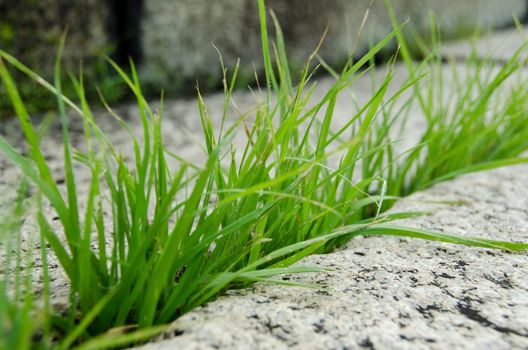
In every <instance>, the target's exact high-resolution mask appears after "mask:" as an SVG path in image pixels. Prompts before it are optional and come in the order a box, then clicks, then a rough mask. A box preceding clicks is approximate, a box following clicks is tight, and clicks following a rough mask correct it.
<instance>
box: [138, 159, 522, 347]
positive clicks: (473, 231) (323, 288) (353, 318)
mask: <svg viewBox="0 0 528 350" xmlns="http://www.w3.org/2000/svg"><path fill="white" fill-rule="evenodd" d="M527 184H528V166H526V165H523V166H516V167H511V168H505V169H500V170H494V171H489V172H483V173H477V174H471V175H467V176H463V177H460V178H459V179H457V180H455V181H450V182H446V183H442V184H440V185H437V186H435V187H433V188H431V189H430V190H427V191H424V192H421V193H416V194H415V195H412V196H410V197H408V198H405V199H403V200H401V201H400V202H398V204H397V206H396V208H394V209H393V210H399V211H406V210H429V211H433V212H434V214H432V215H430V216H424V217H421V218H418V219H412V220H406V221H405V222H401V223H400V224H401V225H408V226H413V227H418V228H425V229H434V230H439V231H446V232H452V233H457V234H460V235H467V236H480V237H487V238H494V239H507V240H514V241H526V240H528V210H527V209H526V208H527V207H528V200H527V198H528V185H527ZM440 201H450V202H459V204H457V205H449V204H443V203H441V202H440ZM435 202H436V203H435ZM301 264H303V265H312V266H319V267H324V268H328V269H331V270H332V271H331V272H328V273H317V274H310V275H304V276H289V275H287V276H283V277H282V279H284V280H295V281H306V282H310V283H315V284H318V285H319V286H320V288H319V289H309V288H299V287H283V286H276V285H265V284H256V285H254V286H253V287H252V288H250V289H246V290H238V291H232V292H230V293H228V296H224V297H221V298H219V299H218V300H216V301H214V302H212V303H210V304H208V305H206V306H204V307H202V308H199V309H197V310H195V311H193V312H191V313H189V314H187V315H185V316H183V317H181V318H180V319H179V320H177V321H176V322H175V323H174V324H173V328H172V331H171V332H170V333H169V334H167V336H168V337H170V336H174V335H176V336H175V337H174V338H172V339H167V340H160V341H159V342H157V343H152V344H148V345H145V346H142V347H140V349H142V350H161V349H175V348H180V347H185V348H187V349H218V348H229V349H247V348H252V349H282V348H292V349H360V348H367V349H389V348H390V349H408V348H413V349H449V348H458V349H462V348H466V349H479V348H484V349H522V348H526V347H528V316H527V315H528V258H527V256H526V255H525V254H522V255H521V254H509V253H504V252H497V251H489V250H483V249H476V248H466V247H458V246H453V245H449V244H442V243H434V242H425V241H416V240H410V239H398V238H387V237H379V238H377V237H376V238H373V237H371V238H363V239H361V238H359V239H354V240H352V241H351V242H350V243H349V244H348V246H347V247H346V248H345V249H343V250H341V251H338V252H335V253H332V254H327V255H317V256H311V257H308V258H306V259H304V260H303V261H302V262H301Z"/></svg>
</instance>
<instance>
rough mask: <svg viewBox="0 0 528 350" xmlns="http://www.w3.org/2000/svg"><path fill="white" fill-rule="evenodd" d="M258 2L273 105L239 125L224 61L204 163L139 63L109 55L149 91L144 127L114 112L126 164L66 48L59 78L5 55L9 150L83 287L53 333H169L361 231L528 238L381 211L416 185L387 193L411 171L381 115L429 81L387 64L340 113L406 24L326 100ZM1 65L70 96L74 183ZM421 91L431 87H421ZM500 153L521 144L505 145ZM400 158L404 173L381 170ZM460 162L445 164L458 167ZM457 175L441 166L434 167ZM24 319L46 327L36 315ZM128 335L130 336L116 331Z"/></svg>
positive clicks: (474, 241) (47, 232) (54, 321)
mask: <svg viewBox="0 0 528 350" xmlns="http://www.w3.org/2000/svg"><path fill="white" fill-rule="evenodd" d="M259 5H260V14H261V26H262V43H263V48H264V50H263V51H264V61H265V68H266V70H265V73H266V85H265V89H266V98H265V101H264V102H263V103H262V104H260V105H259V106H258V108H257V110H256V112H255V114H254V115H251V116H249V115H244V116H242V117H240V118H239V120H238V121H237V122H235V123H234V124H233V125H229V124H228V123H227V122H226V121H227V118H228V113H229V104H230V103H231V95H232V91H233V88H234V86H235V82H236V76H237V72H238V70H237V69H235V70H234V72H233V74H232V76H231V78H230V79H228V76H227V72H226V70H225V69H224V76H225V79H224V82H225V85H224V88H225V105H224V107H225V108H224V109H223V114H222V115H221V117H220V127H219V128H217V127H214V126H213V125H214V123H213V119H212V117H211V116H210V114H209V112H208V110H207V108H206V106H205V103H204V102H203V99H202V97H201V96H200V95H199V96H198V108H199V111H200V117H201V123H202V129H203V141H204V146H205V149H206V160H205V162H204V164H193V163H191V162H188V161H185V160H184V159H182V158H181V157H179V156H177V155H174V154H172V153H171V152H169V151H168V150H167V149H166V146H165V144H164V141H163V138H162V121H163V104H162V105H161V108H160V109H159V110H158V111H156V110H153V109H152V108H151V107H150V106H149V104H148V103H147V101H146V99H145V98H144V96H143V93H142V89H141V86H140V83H139V80H138V77H137V74H136V71H135V68H134V65H133V64H131V73H130V74H127V73H126V72H125V71H124V70H122V69H121V68H120V67H118V66H117V65H116V64H114V63H112V65H113V66H114V68H115V70H116V71H117V73H118V74H119V75H120V76H121V78H122V79H123V81H124V82H125V83H126V84H127V85H128V87H129V88H130V90H131V91H132V93H133V94H134V95H135V97H136V99H137V107H138V110H139V114H140V118H141V122H142V126H143V128H142V131H143V135H141V137H136V136H135V135H134V133H133V132H132V131H131V129H130V128H129V126H128V125H127V124H126V123H125V122H124V121H123V120H121V119H120V118H119V116H117V115H115V117H116V118H117V119H118V121H119V122H120V123H121V124H122V126H123V128H125V130H127V131H129V133H130V137H131V139H132V141H133V153H132V157H131V159H127V157H126V156H125V155H124V154H123V153H122V150H119V149H117V148H116V147H115V146H114V145H113V144H112V143H111V141H110V140H109V138H108V136H107V135H105V134H104V133H103V132H102V131H101V130H100V129H99V127H98V126H97V124H96V121H95V118H94V117H93V113H92V111H91V109H90V107H89V105H88V102H87V99H86V94H85V88H84V83H83V77H82V74H80V76H79V77H74V76H71V81H72V84H73V85H74V86H75V89H76V93H77V100H78V103H74V102H72V101H71V100H70V99H68V98H66V97H65V96H64V95H63V93H62V87H61V82H62V79H61V68H60V57H61V51H62V46H61V48H60V49H59V53H58V57H57V63H56V66H55V82H54V84H53V85H52V84H50V83H48V82H45V81H44V80H42V79H41V78H40V77H38V76H37V75H36V74H35V73H33V72H32V71H31V70H30V69H29V68H27V67H25V66H24V65H22V64H21V63H20V62H18V61H17V60H16V59H15V58H13V57H11V56H9V55H8V54H7V53H5V52H0V56H1V60H0V77H1V79H2V81H3V82H4V86H5V88H6V91H7V92H8V95H9V98H10V100H11V102H12V104H13V108H14V109H15V110H16V113H17V116H18V118H19V120H20V125H21V128H22V131H23V133H24V135H25V139H26V141H27V144H28V147H29V153H28V156H24V155H22V154H21V153H20V152H19V151H17V150H16V149H14V148H13V147H12V146H11V145H9V144H8V143H7V142H6V141H5V140H4V139H1V138H0V149H1V150H2V151H3V153H4V154H5V155H6V156H7V157H8V158H9V159H10V160H11V161H12V162H13V163H14V164H15V165H17V166H18V167H19V168H21V170H22V171H23V173H24V175H25V176H26V177H27V178H28V179H29V180H30V181H31V182H32V183H33V185H34V186H35V187H36V188H37V190H38V191H39V193H40V194H41V196H42V197H43V198H39V200H38V206H37V207H38V210H37V212H38V214H37V222H38V226H39V229H40V234H41V237H42V239H43V240H45V242H46V244H47V245H49V247H50V250H51V251H52V252H53V254H54V255H55V256H56V257H57V259H58V261H59V263H60V266H61V268H62V269H63V270H64V273H65V274H66V276H67V278H68V280H69V282H70V288H71V296H72V297H71V306H70V308H69V310H68V312H67V313H66V315H64V314H62V315H61V314H58V313H57V312H56V311H55V310H53V309H52V308H51V307H50V306H49V305H48V304H49V300H48V302H47V303H46V305H47V306H45V310H46V313H49V314H52V316H51V317H50V318H49V327H48V328H47V329H49V330H50V331H51V330H53V332H54V336H55V337H56V344H55V345H56V346H58V347H59V348H64V349H66V348H69V347H71V346H72V345H79V344H80V343H81V342H85V343H84V344H83V345H80V347H81V348H85V349H86V348H104V347H111V346H119V345H125V344H129V343H131V342H135V341H138V340H141V339H144V338H147V337H149V336H152V335H153V334H156V333H158V332H160V331H162V330H163V329H165V326H163V324H165V323H167V322H170V321H172V320H174V319H175V318H176V317H178V316H179V315H181V314H183V313H185V312H187V311H189V310H191V309H193V308H195V307H197V306H199V305H201V304H203V303H205V302H207V301H208V300H210V299H212V298H214V297H215V296H217V295H218V294H219V293H221V292H222V291H224V290H225V289H226V288H231V287H238V286H244V285H247V284H248V283H252V282H256V281H271V282H274V283H283V284H291V282H288V281H282V280H275V279H273V277H274V276H276V275H278V274H283V273H302V272H309V271H317V269H316V268H313V267H306V266H299V265H293V264H294V263H295V262H297V261H299V260H300V259H302V258H303V257H305V256H306V255H308V254H311V253H314V252H327V251H330V250H331V249H333V248H334V247H335V246H337V245H340V244H341V243H343V242H344V241H346V240H348V239H350V238H352V237H354V236H356V235H374V234H381V235H398V236H409V237H415V238H422V239H429V240H438V241H443V242H451V243H458V244H466V245H471V246H480V247H487V248H500V249H506V250H511V251H515V250H523V249H526V248H528V245H526V244H522V243H511V242H499V241H491V240H485V239H478V238H463V237H456V236H451V235H446V234H440V233H436V232H429V231H424V230H418V229H411V228H404V227H398V226H394V225H390V224H389V222H390V221H391V220H393V219H396V218H401V217H407V216H410V215H415V214H416V213H399V214H385V213H384V208H385V207H384V203H386V202H387V201H393V200H395V199H396V198H397V196H398V195H401V194H405V191H403V190H398V191H395V192H390V191H392V185H393V184H394V183H397V182H398V181H399V180H395V179H396V176H399V175H400V174H399V173H398V171H397V170H394V169H397V168H396V167H397V164H398V163H397V162H396V161H395V158H396V157H393V156H392V154H391V153H392V152H393V151H391V144H392V143H391V142H390V140H387V139H385V138H383V137H382V135H387V132H388V130H389V128H390V125H389V124H388V123H381V126H379V125H380V124H379V122H378V120H381V119H380V116H382V117H383V116H384V113H387V106H389V105H390V103H392V102H393V101H395V100H396V99H398V98H399V97H400V96H402V95H403V94H404V92H405V91H407V90H408V89H409V88H411V89H412V88H413V87H414V86H415V85H414V84H416V83H417V81H418V80H417V79H415V78H412V79H411V80H410V81H409V83H407V84H404V86H403V87H402V88H401V89H400V90H399V91H397V92H396V93H395V94H394V95H392V96H388V89H389V85H390V83H391V79H392V77H393V71H392V70H389V72H388V73H387V75H386V77H385V79H384V80H383V81H382V83H381V84H380V86H379V87H378V88H377V89H376V90H375V91H374V93H373V95H372V98H371V99H370V100H369V101H367V102H366V103H365V104H364V105H363V106H361V107H360V108H359V109H358V111H357V112H356V113H354V114H353V115H352V117H351V118H350V120H349V121H348V122H347V123H346V125H345V126H343V127H341V128H338V129H337V130H336V129H335V128H334V123H333V117H334V108H335V105H336V101H337V98H338V96H339V95H340V93H341V92H342V91H343V90H344V89H346V88H347V87H349V86H350V84H352V83H353V82H354V81H355V80H356V79H357V78H358V77H360V76H361V75H362V74H363V70H362V69H364V68H366V67H367V66H368V64H369V62H370V61H371V59H373V57H374V56H375V55H376V54H377V53H378V52H379V51H380V50H381V49H382V48H383V47H385V46H386V45H387V43H389V42H390V41H391V40H392V39H393V38H394V37H397V36H398V35H399V30H400V28H399V27H397V28H396V29H395V31H394V32H393V33H391V34H389V35H388V36H387V37H386V38H384V39H383V40H382V41H381V42H379V43H378V44H377V45H376V46H374V47H373V48H372V49H371V50H370V51H369V52H368V53H367V54H366V55H365V56H364V57H362V58H361V59H360V60H358V61H357V62H352V61H351V62H350V63H349V64H347V65H346V67H345V68H344V69H343V71H342V72H341V74H339V75H338V78H337V80H336V82H335V83H334V84H333V86H332V87H331V88H330V89H329V90H328V91H327V92H326V94H325V95H324V96H323V97H322V98H321V99H320V100H318V101H317V102H315V103H313V102H314V101H313V99H314V97H313V95H312V94H313V91H314V85H311V84H310V78H311V74H312V71H311V68H310V63H311V62H308V63H307V65H306V67H305V69H304V70H303V71H302V73H301V76H300V77H299V78H298V80H297V82H295V81H294V78H293V77H292V75H291V73H290V70H289V66H288V60H287V56H286V50H285V48H284V44H283V39H282V35H281V32H280V29H279V28H278V27H277V28H278V30H277V38H276V45H273V46H271V45H270V42H269V41H268V36H267V28H266V26H267V23H266V16H265V8H264V1H259ZM270 51H273V52H275V55H273V56H272V55H271V53H270ZM272 57H274V58H275V60H274V62H275V65H274V64H273V61H272ZM4 62H8V63H9V64H10V65H12V66H13V67H15V68H16V69H18V70H20V71H21V72H24V73H26V74H28V75H29V76H30V77H31V78H33V79H35V80H36V81H37V82H38V83H40V84H41V85H43V86H44V87H45V88H47V89H48V90H49V91H50V92H51V93H53V94H54V95H55V96H56V98H57V105H58V110H59V116H60V120H61V123H62V132H63V133H62V137H63V152H64V173H65V186H64V187H61V186H60V185H58V184H57V182H56V181H55V179H54V177H53V173H52V171H51V169H50V167H49V165H48V164H47V162H46V159H45V156H44V154H43V152H42V151H41V147H40V143H41V137H40V134H41V133H40V132H39V130H37V129H36V128H35V127H34V126H33V124H32V123H31V120H30V118H29V115H28V112H27V110H26V108H25V105H24V102H23V101H22V99H21V98H20V95H19V93H18V90H17V87H16V84H15V82H14V80H13V78H12V76H11V73H10V71H9V69H8V68H7V66H6V64H5V63H4ZM412 96H413V97H416V98H419V95H418V94H416V93H413V94H412ZM67 109H70V110H71V111H72V112H74V113H77V114H78V115H79V116H80V117H81V121H82V123H83V127H84V135H85V140H84V141H85V144H84V145H83V148H82V149H76V150H74V149H73V147H72V145H71V142H70V135H69V132H68V117H67V113H66V111H67ZM475 113H476V112H475ZM469 122H477V119H476V118H475V119H469ZM241 130H244V132H245V134H246V137H247V140H246V143H245V146H244V147H242V148H237V147H236V146H235V145H234V143H233V140H234V138H235V135H236V134H237V132H239V131H241ZM479 130H480V129H479ZM451 135H452V134H451ZM504 148H505V149H507V148H508V149H509V148H513V147H506V146H504ZM501 154H502V153H501ZM501 156H502V157H506V156H508V157H509V156H510V155H509V153H508V152H506V153H504V154H503V155H501ZM416 159H420V160H422V157H420V156H417V157H416ZM508 159H509V158H508ZM74 162H78V163H80V164H82V165H83V166H85V167H86V168H87V169H88V171H89V172H90V174H91V176H90V185H89V190H88V193H86V194H81V193H79V191H78V190H77V187H76V185H77V183H78V179H77V178H76V176H75V172H74V168H73V164H74ZM478 162H480V160H477V161H476V163H477V164H480V163H478ZM174 163H176V166H173V164H174ZM413 164H417V163H413ZM412 167H413V168H414V169H415V172H414V176H418V175H419V174H421V171H422V170H420V168H419V167H416V166H414V165H413V166H412ZM387 168H389V169H392V170H391V171H388V172H384V169H387ZM455 170H456V169H455ZM395 172H396V175H395ZM451 172H452V171H451V170H450V169H448V171H447V174H449V173H451ZM417 174H418V175H417ZM438 174H441V175H438ZM445 174H446V172H445V171H444V172H443V173H441V172H432V175H431V176H432V177H433V178H434V177H435V176H437V177H438V176H442V175H445ZM402 176H403V175H402ZM408 176H409V175H405V176H403V177H404V178H405V179H408ZM401 188H403V186H400V189H401ZM389 194H390V195H389ZM83 203H85V204H86V205H83ZM47 204H49V205H51V206H52V207H53V209H54V210H55V212H56V213H57V216H58V219H59V222H60V224H61V226H62V227H61V228H60V229H58V228H56V227H55V226H53V225H52V224H51V223H50V222H49V221H48V218H47V217H46V215H44V213H43V209H42V207H43V205H47ZM82 208H84V209H82ZM42 246H43V247H44V246H45V245H44V244H43V245H42ZM43 249H44V248H43ZM43 256H45V254H43ZM44 270H45V271H47V270H46V268H44ZM4 290H5V288H4ZM0 292H1V291H0ZM3 293H4V295H7V294H6V292H5V291H4V292H3ZM11 304H13V303H11ZM15 304H16V302H15ZM22 310H24V309H22ZM5 329H7V328H5V327H4V328H2V329H0V331H3V330H5ZM20 329H21V330H23V331H25V332H26V333H25V334H28V333H33V330H32V329H30V328H27V327H26V326H24V325H23V326H21V328H20ZM136 329H139V330H137V331H136V332H132V333H127V332H126V331H130V330H136ZM115 334H120V335H119V336H112V337H110V336H109V335H115ZM52 336H53V335H50V337H52ZM59 338H60V339H59ZM26 345H27V346H28V347H29V345H30V344H29V343H27V344H26Z"/></svg>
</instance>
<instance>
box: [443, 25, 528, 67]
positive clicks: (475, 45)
mask: <svg viewBox="0 0 528 350" xmlns="http://www.w3.org/2000/svg"><path fill="white" fill-rule="evenodd" d="M527 41H528V29H527V28H526V27H523V28H522V29H521V30H518V29H515V28H511V29H504V30H501V31H498V32H494V33H490V34H488V35H486V36H484V37H483V38H480V39H479V40H477V41H476V42H471V41H468V40H461V41H457V42H453V43H450V44H447V45H445V46H444V47H443V48H442V53H443V54H444V56H446V57H448V58H452V59H467V58H469V57H471V56H472V55H473V54H476V55H477V57H480V58H485V59H492V60H496V61H508V60H509V59H510V58H511V57H512V56H513V55H514V54H515V52H517V50H519V47H520V46H521V43H526V42H527ZM527 58H528V56H527V55H526V52H523V54H521V55H520V56H519V61H521V60H526V59H527Z"/></svg>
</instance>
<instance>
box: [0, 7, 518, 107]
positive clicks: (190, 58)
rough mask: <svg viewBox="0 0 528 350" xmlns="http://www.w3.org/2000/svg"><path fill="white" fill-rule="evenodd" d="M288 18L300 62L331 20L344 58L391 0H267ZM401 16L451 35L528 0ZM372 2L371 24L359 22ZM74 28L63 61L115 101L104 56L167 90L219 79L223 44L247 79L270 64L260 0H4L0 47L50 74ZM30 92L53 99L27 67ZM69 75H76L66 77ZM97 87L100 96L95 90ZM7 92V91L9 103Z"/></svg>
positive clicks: (500, 22) (328, 44)
mask: <svg viewBox="0 0 528 350" xmlns="http://www.w3.org/2000/svg"><path fill="white" fill-rule="evenodd" d="M267 4H268V6H269V7H270V8H272V9H273V10H274V12H275V13H276V15H277V18H278V19H279V22H280V24H281V26H282V29H283V32H284V35H285V38H286V45H287V48H288V49H289V55H290V59H291V61H292V63H293V64H294V66H295V65H301V64H302V63H303V62H304V61H305V60H306V58H307V57H308V56H309V54H310V53H311V52H312V50H313V49H314V48H315V47H316V45H317V43H318V42H319V40H320V38H321V36H322V35H323V33H324V31H325V28H327V27H328V35H327V37H326V39H325V42H324V45H323V47H322V50H321V52H320V53H321V56H322V57H323V58H324V59H325V60H327V61H328V62H329V63H331V64H334V65H339V64H340V63H342V62H344V61H345V60H346V59H347V58H348V57H349V56H350V55H359V54H361V53H362V52H364V51H365V50H366V49H367V48H368V46H369V43H372V42H375V41H376V40H379V39H381V38H382V37H383V36H384V35H386V34H387V33H389V32H390V31H391V25H390V22H389V20H388V15H387V10H386V8H385V1H384V0H268V1H267ZM393 5H394V7H395V10H396V11H397V14H398V16H399V17H400V18H401V20H402V21H403V20H405V19H407V18H409V19H410V22H409V28H414V30H416V31H417V32H418V33H421V34H422V35H427V32H428V30H429V28H430V25H429V18H430V17H429V14H430V13H433V14H434V16H435V18H436V20H437V21H438V23H439V25H440V28H441V32H442V34H443V36H444V38H452V37H459V36H462V35H464V34H468V33H471V32H473V31H474V30H475V29H476V28H477V27H480V28H481V29H482V30H487V29H488V28H494V27H503V26H507V25H511V24H513V17H512V15H516V16H518V17H519V18H521V19H523V18H524V17H525V14H526V11H527V3H526V0H501V1H497V0H393ZM367 10H368V11H369V12H368V13H369V16H368V20H367V22H366V26H365V28H364V30H363V31H362V35H361V36H360V37H359V38H358V32H359V28H360V26H361V23H362V21H363V18H364V16H365V13H366V12H367ZM66 28H67V31H68V37H67V38H68V39H67V44H66V49H65V57H64V65H65V66H66V67H67V68H68V69H72V70H74V71H76V72H77V71H78V69H79V64H80V62H81V61H82V62H83V71H84V74H85V76H86V79H85V80H87V81H88V82H90V83H91V84H90V85H94V84H93V83H94V82H96V84H97V85H98V86H99V88H100V89H101V90H102V91H103V93H104V94H105V96H106V97H107V99H108V100H110V101H113V100H118V99H119V98H120V97H122V95H123V93H124V92H123V90H122V89H121V87H120V86H119V85H118V84H117V82H116V79H115V76H114V75H113V74H112V73H111V72H110V69H109V68H108V65H107V64H106V63H105V61H104V59H102V58H101V55H105V54H106V55H110V56H111V57H113V58H114V59H115V60H117V61H118V63H120V64H122V65H126V64H127V61H128V58H129V57H131V58H132V59H133V60H134V61H135V62H136V63H137V65H138V67H139V70H140V74H141V78H142V81H143V83H144V85H145V88H146V89H147V90H148V91H150V92H159V91H160V90H161V89H164V90H166V91H167V92H168V93H169V94H170V95H171V96H176V95H178V94H182V93H185V92H189V91H194V87H195V81H197V80H198V81H200V85H201V86H202V87H205V88H208V87H211V88H214V87H215V86H218V84H219V82H220V77H221V70H220V64H219V58H218V53H217V52H216V50H215V49H214V48H213V46H212V44H214V45H215V46H216V47H217V48H218V50H219V51H220V52H221V54H222V56H223V59H224V62H225V63H226V65H227V66H233V65H234V64H235V62H236V60H237V59H238V58H240V60H241V67H242V72H241V75H242V77H241V82H242V83H246V82H248V81H249V80H250V79H251V77H252V75H253V69H254V68H253V67H256V69H257V70H258V69H260V68H261V51H260V33H259V23H258V10H257V0H219V1H211V0H106V1H105V0H0V48H1V49H3V50H5V51H7V52H8V53H10V54H12V55H14V56H15V57H17V58H18V59H20V60H21V61H22V62H24V63H25V64H27V65H29V66H30V67H31V68H34V69H36V70H37V72H39V73H41V74H43V75H44V76H45V77H46V78H51V76H52V70H53V68H52V67H53V61H54V58H55V52H56V48H57V45H58V41H59V38H60V35H61V33H62V32H63V31H64V30H65V29H66ZM19 84H20V87H21V90H22V92H23V94H24V95H25V96H26V97H27V98H29V99H30V102H31V104H34V105H35V109H37V110H38V109H41V108H46V106H47V105H48V104H50V103H52V102H53V99H50V98H49V96H48V95H46V97H43V96H40V95H39V93H37V92H36V91H34V90H33V88H32V87H33V86H34V85H33V84H28V83H27V81H26V80H25V79H24V78H23V77H22V76H19ZM66 84H67V82H66ZM90 94H92V95H94V96H95V95H96V93H95V91H90ZM6 105H7V100H6V97H5V94H2V93H1V90H0V111H2V110H5V109H6Z"/></svg>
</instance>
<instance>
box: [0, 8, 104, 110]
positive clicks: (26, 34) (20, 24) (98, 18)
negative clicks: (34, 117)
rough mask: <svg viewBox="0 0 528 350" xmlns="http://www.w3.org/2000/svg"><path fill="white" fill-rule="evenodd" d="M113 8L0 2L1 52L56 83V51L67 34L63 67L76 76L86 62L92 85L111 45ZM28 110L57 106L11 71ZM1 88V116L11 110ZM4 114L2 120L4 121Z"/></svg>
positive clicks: (45, 93)
mask: <svg viewBox="0 0 528 350" xmlns="http://www.w3.org/2000/svg"><path fill="white" fill-rule="evenodd" d="M108 16H109V6H108V2H107V1H103V0H83V1H69V0H39V1H33V0H0V49H2V50H4V51H6V52H7V53H9V54H11V55H13V56H15V57H16V58H17V59H18V60H20V61H22V63H24V64H25V65H27V66H29V67H30V68H31V69H33V70H34V71H35V72H37V73H38V74H40V75H42V76H43V77H45V78H46V79H50V80H53V69H54V64H55V58H56V52H57V49H58V47H59V42H60V38H61V36H62V34H63V33H64V31H65V30H67V40H66V44H65V50H64V55H63V65H64V66H66V67H67V68H68V69H71V70H73V71H75V72H77V71H78V69H79V66H80V63H81V61H83V66H84V74H85V78H86V79H85V80H87V81H90V82H94V81H95V78H96V76H98V75H100V74H101V73H102V72H101V68H102V62H103V60H102V59H101V58H100V57H99V56H101V55H103V54H109V52H110V49H111V43H110V42H109V38H108V35H107V29H106V25H107V22H108V20H109V18H108ZM11 71H12V72H13V73H14V74H15V78H16V81H17V85H18V88H19V90H20V91H21V93H22V96H23V97H24V98H26V101H27V104H28V105H29V106H30V107H33V106H35V107H36V108H37V109H49V108H50V107H52V106H53V105H54V103H55V101H54V99H53V98H50V95H49V93H47V92H45V91H44V90H43V89H36V88H35V85H34V82H33V81H32V80H31V79H29V78H27V77H26V76H25V75H23V74H21V73H18V72H15V69H12V70H11ZM9 106H10V105H9V101H8V99H7V98H6V92H5V90H4V86H3V84H0V113H2V114H4V112H5V111H6V110H9V108H8V107H9ZM3 117H4V115H0V118H3Z"/></svg>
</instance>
